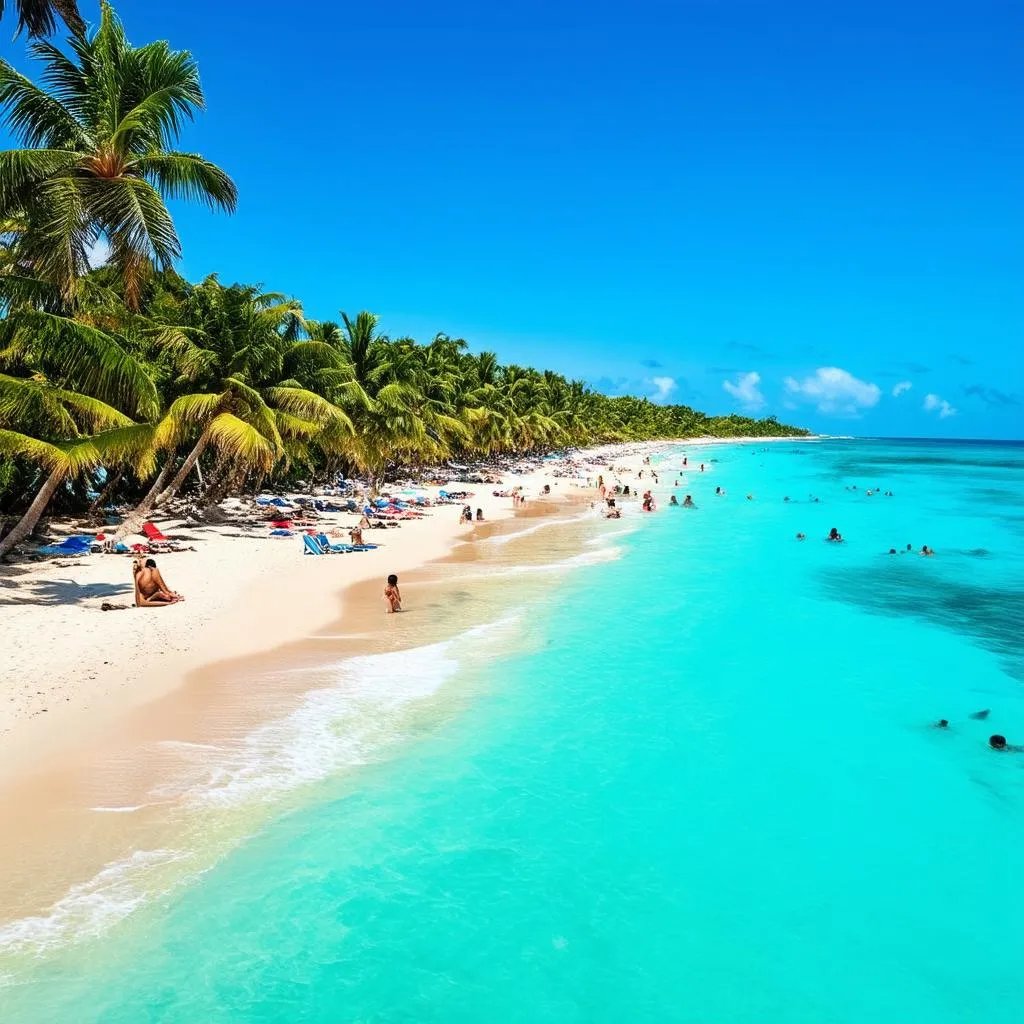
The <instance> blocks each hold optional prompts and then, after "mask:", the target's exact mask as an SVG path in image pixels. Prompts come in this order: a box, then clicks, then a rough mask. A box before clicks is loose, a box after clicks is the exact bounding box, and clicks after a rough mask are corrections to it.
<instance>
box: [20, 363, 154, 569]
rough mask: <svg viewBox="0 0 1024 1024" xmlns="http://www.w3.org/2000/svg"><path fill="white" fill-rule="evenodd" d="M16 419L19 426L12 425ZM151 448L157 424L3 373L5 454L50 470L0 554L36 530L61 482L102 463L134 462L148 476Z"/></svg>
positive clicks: (37, 380) (41, 381)
mask: <svg viewBox="0 0 1024 1024" xmlns="http://www.w3.org/2000/svg"><path fill="white" fill-rule="evenodd" d="M14 424H16V425H17V426H18V427H19V428H20V429H17V430H15V429H10V426H11V425H14ZM29 429H31V430H32V431H33V432H32V433H31V434H30V433H26V432H25V431H27V430H29ZM151 451H152V427H151V426H149V425H148V424H134V423H132V421H131V420H130V419H129V418H128V417H127V416H125V415H124V414H123V413H121V412H118V410H117V409H115V408H113V407H112V406H110V405H107V404H106V403H105V402H101V401H100V400H99V399H96V398H90V397H89V396H87V395H83V394H80V393H78V392H77V391H72V390H68V389H66V388H61V387H59V386H56V385H54V384H52V383H51V382H49V381H47V380H46V379H45V378H42V377H40V376H37V377H32V378H19V377H11V376H8V375H7V374H0V454H3V455H5V456H7V457H9V458H22V459H27V460H28V461H30V462H33V463H35V464H36V465H38V466H39V467H41V469H42V470H43V472H44V473H45V479H44V480H43V483H42V485H41V486H40V488H39V490H38V492H37V493H36V496H35V498H34V499H33V501H32V503H31V504H30V505H29V507H28V509H27V510H26V512H25V514H24V515H23V516H22V517H21V519H20V520H19V521H18V522H17V523H16V524H15V525H14V527H13V528H12V529H11V531H10V532H9V533H8V534H7V536H6V537H4V538H3V540H0V559H2V558H4V557H5V556H6V555H7V554H8V553H9V552H10V551H11V550H12V549H13V548H14V547H15V546H17V545H18V544H20V543H21V542H22V541H23V540H24V539H25V538H26V537H28V536H29V534H31V533H32V531H33V530H34V529H35V527H36V524H37V523H38V522H39V519H40V517H41V516H42V514H43V512H44V511H45V510H46V506H47V505H48V504H49V502H50V499H51V498H52V497H53V495H54V493H55V492H56V490H57V488H58V487H59V486H60V485H61V484H63V483H66V482H68V481H71V480H73V479H74V478H75V477H77V476H79V475H81V474H82V473H85V472H87V471H89V470H92V469H95V468H96V467H97V466H99V465H101V464H102V465H107V466H111V465H117V464H119V463H125V462H134V463H135V465H136V466H137V468H138V469H139V472H141V473H145V474H147V475H148V473H149V472H152V456H151V454H150V452H151Z"/></svg>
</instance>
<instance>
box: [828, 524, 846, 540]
mask: <svg viewBox="0 0 1024 1024" xmlns="http://www.w3.org/2000/svg"><path fill="white" fill-rule="evenodd" d="M825 539H826V540H828V541H831V542H832V543H833V544H842V542H843V535H842V534H841V533H840V532H839V531H838V530H837V529H836V528H835V527H834V526H833V527H832V529H831V530H829V531H828V536H827V537H826V538H825Z"/></svg>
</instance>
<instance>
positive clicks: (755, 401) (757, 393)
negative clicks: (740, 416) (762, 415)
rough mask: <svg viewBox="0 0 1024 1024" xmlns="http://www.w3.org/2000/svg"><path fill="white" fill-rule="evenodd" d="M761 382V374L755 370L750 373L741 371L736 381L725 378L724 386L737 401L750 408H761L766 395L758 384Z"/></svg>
mask: <svg viewBox="0 0 1024 1024" xmlns="http://www.w3.org/2000/svg"><path fill="white" fill-rule="evenodd" d="M760 383H761V374H759V373H757V372H756V371H754V370H751V371H750V373H741V374H740V375H739V376H738V377H737V378H736V382H735V383H733V382H732V381H731V380H723V381H722V387H723V388H725V390H726V391H728V392H729V394H730V395H732V397H733V398H735V399H736V400H737V401H739V402H742V403H743V404H744V405H745V406H747V408H749V409H760V408H761V406H762V405H764V395H762V394H761V389H760V388H759V387H758V384H760Z"/></svg>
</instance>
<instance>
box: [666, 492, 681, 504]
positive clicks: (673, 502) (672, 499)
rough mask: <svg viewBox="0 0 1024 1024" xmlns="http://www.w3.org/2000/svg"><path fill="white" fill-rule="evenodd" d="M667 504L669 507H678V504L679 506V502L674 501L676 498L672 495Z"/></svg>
mask: <svg viewBox="0 0 1024 1024" xmlns="http://www.w3.org/2000/svg"><path fill="white" fill-rule="evenodd" d="M668 503H669V504H670V505H678V504H679V502H678V500H677V499H676V496H675V495H674V494H673V495H672V497H671V498H669V499H668Z"/></svg>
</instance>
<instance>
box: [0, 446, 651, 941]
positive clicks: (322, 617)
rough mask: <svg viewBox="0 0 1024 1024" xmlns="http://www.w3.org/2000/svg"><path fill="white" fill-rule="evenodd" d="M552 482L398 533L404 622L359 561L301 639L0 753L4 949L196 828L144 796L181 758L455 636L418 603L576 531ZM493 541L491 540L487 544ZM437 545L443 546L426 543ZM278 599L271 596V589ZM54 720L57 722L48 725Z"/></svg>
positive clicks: (566, 500) (173, 776) (170, 682)
mask: <svg viewBox="0 0 1024 1024" xmlns="http://www.w3.org/2000/svg"><path fill="white" fill-rule="evenodd" d="M641 457H642V456H637V458H638V459H639V458H641ZM554 468H555V467H554V464H553V465H552V467H551V469H554ZM545 479H546V478H545ZM551 482H552V484H555V483H557V484H558V485H559V486H558V487H557V488H556V487H555V486H553V487H552V494H551V495H550V496H548V497H545V498H537V497H533V498H532V499H531V500H529V501H528V502H527V504H526V506H525V508H523V509H521V510H518V511H516V512H513V510H512V509H511V508H507V509H502V510H497V511H494V510H492V513H489V515H490V519H489V521H485V522H484V523H481V524H474V526H473V528H472V529H471V530H468V529H467V530H465V531H464V532H462V533H460V532H459V527H458V524H457V522H455V521H454V519H455V517H456V516H457V514H458V506H442V507H441V508H440V509H438V510H437V511H438V512H439V513H440V516H439V521H437V522H436V523H435V524H434V525H435V530H433V531H431V533H432V536H431V537H430V538H425V537H424V536H423V533H424V532H426V531H420V530H417V529H416V527H417V526H419V525H421V523H413V524H412V527H411V528H409V529H403V530H402V531H401V534H404V535H405V536H406V537H407V538H408V539H409V540H408V542H407V544H406V545H403V547H402V549H401V550H402V552H403V558H404V559H405V561H404V562H403V563H402V564H401V565H399V566H396V567H397V568H398V570H399V572H400V576H401V580H402V584H401V585H402V586H403V587H404V588H407V589H408V594H407V595H406V604H407V606H409V605H410V604H411V606H412V608H413V614H411V615H409V614H407V613H403V614H401V615H397V616H387V615H385V614H384V612H383V608H382V606H381V601H380V589H381V580H380V576H381V574H382V571H386V570H384V565H385V564H389V563H384V562H383V560H382V559H380V558H374V559H372V560H367V561H360V562H359V563H356V564H357V565H358V567H359V568H360V569H361V570H362V571H361V572H359V573H358V575H356V574H353V578H349V579H347V580H346V581H345V585H344V586H343V588H342V590H341V593H340V594H339V593H338V592H337V589H338V580H337V578H336V577H331V578H328V580H327V585H328V586H329V588H330V591H331V598H332V600H331V601H329V602H328V603H327V604H326V607H325V608H324V609H323V610H322V613H321V614H319V615H318V616H317V617H316V618H315V619H310V618H308V617H306V618H304V619H303V628H302V630H301V631H300V632H299V633H298V634H297V635H293V636H291V637H288V638H287V639H285V640H283V641H282V642H281V643H277V644H274V645H273V646H272V647H270V646H267V645H266V644H265V643H264V642H263V641H265V635H263V634H253V633H248V634H246V636H247V637H249V638H252V639H255V638H256V636H257V635H258V636H259V640H260V643H259V647H258V649H255V650H252V649H250V650H248V651H245V652H243V653H241V654H237V653H230V652H229V653H227V654H224V653H223V652H222V656H221V657H219V658H217V659H216V660H213V661H208V662H206V663H205V664H202V665H196V666H194V667H190V668H188V669H180V668H179V672H180V677H169V676H170V674H168V675H167V676H163V677H161V678H160V679H158V680H156V681H153V682H152V684H151V685H149V686H147V687H146V688H145V691H144V694H142V695H136V696H137V697H138V698H139V699H136V700H133V701H114V700H112V701H110V702H109V703H107V704H105V705H103V706H101V707H100V708H99V709H89V712H91V713H86V714H82V715H79V716H77V717H78V718H79V719H80V722H79V723H77V727H73V728H62V729H60V730H56V729H55V730H54V731H53V732H51V734H50V735H49V737H48V740H49V742H48V743H46V744H43V745H41V746H37V747H36V748H35V749H34V750H32V756H31V757H18V751H19V747H18V745H17V744H13V745H11V744H6V745H5V749H4V752H3V766H4V769H5V771H4V773H3V774H2V775H0V821H4V822H5V823H8V826H9V827H5V828H4V829H3V830H0V870H3V871H4V874H5V876H6V877H7V878H8V880H9V882H10V883H11V884H10V885H9V886H7V887H6V888H7V892H8V898H7V899H5V900H4V901H3V902H2V903H0V945H4V944H6V942H7V941H8V940H10V939H11V938H12V936H11V934H10V929H11V928H12V927H15V928H16V927H18V926H19V922H20V923H21V924H22V925H24V926H25V927H27V928H28V929H29V931H30V932H31V931H32V929H33V928H36V927H40V928H41V927H43V926H44V925H45V923H46V922H47V921H48V920H49V919H50V918H52V917H54V916H56V917H58V918H61V917H64V916H65V910H64V909H63V907H62V900H64V899H67V898H68V897H69V896H70V895H71V894H73V893H75V892H76V891H78V890H80V888H81V887H82V886H89V885H91V884H93V883H94V882H95V880H96V879H99V878H101V877H103V875H104V873H105V872H107V871H109V870H111V869H117V870H118V871H119V870H120V868H121V867H122V866H125V865H131V864H132V863H133V858H136V857H140V858H142V863H141V864H140V866H142V867H146V866H147V865H148V861H147V858H148V857H150V856H156V855H158V854H161V852H166V851H167V849H168V848H169V847H170V846H171V845H172V842H173V840H175V839H177V838H180V836H181V835H182V834H187V833H189V832H191V831H192V830H193V829H194V826H195V822H194V821H192V822H190V821H187V820H185V819H186V818H187V817H188V816H189V815H188V814H185V815H184V816H183V815H181V814H178V813H177V811H178V808H176V807H175V801H176V798H175V797H173V796H172V797H171V798H169V799H166V800H164V799H157V800H154V799H153V797H152V795H151V794H152V793H153V792H160V791H161V790H163V789H165V788H166V789H169V790H170V791H171V792H175V791H176V790H177V792H178V796H181V795H182V794H184V793H186V792H187V790H188V786H189V785H190V784H191V782H194V781H195V780H194V779H193V780H191V782H190V780H189V765H188V764H186V763H185V759H184V758H183V757H182V756H181V749H182V748H189V747H193V748H195V749H196V750H202V749H209V750H215V749H218V748H219V747H221V746H223V747H225V748H226V749H227V748H230V746H231V745H232V744H235V743H237V742H238V741H239V740H240V738H241V739H243V740H244V738H245V737H248V736H251V735H253V734H255V733H256V732H258V731H259V730H260V729H261V728H262V727H265V726H273V724H274V723H275V722H277V721H280V720H283V719H284V718H286V717H287V716H288V715H289V714H292V713H294V712H295V711H296V709H297V708H298V707H299V706H300V704H301V702H302V701H303V700H304V699H305V698H307V697H309V696H311V695H314V694H315V693H316V691H317V688H318V686H319V685H322V684H321V683H319V681H318V678H317V676H316V674H315V672H316V670H317V669H318V668H319V669H321V670H322V669H323V668H324V667H325V664H328V663H329V664H332V665H336V664H338V663H339V662H347V661H349V660H350V659H352V658H358V657H360V656H361V655H371V656H372V655H374V654H379V653H397V652H401V651H403V650H409V649H413V648H417V647H419V646H422V645H424V644H436V643H439V642H441V643H443V642H446V641H448V640H450V639H452V638H453V637H454V636H456V635H458V634H459V633H461V632H463V631H464V630H465V628H466V626H467V623H466V622H465V621H464V620H463V619H462V618H461V617H460V618H459V619H458V620H456V621H454V622H451V623H448V624H447V626H446V625H445V624H443V623H441V624H439V623H438V622H437V621H435V616H434V614H433V613H432V614H431V618H430V619H427V618H420V617H419V615H418V614H417V612H416V605H417V604H418V603H419V602H420V601H421V600H422V598H421V597H420V596H419V595H420V594H429V593H430V591H431V588H435V589H436V585H437V584H440V585H441V586H444V585H445V584H446V583H447V584H448V585H453V584H458V585H460V586H462V585H465V584H464V583H463V580H464V577H462V576H459V574H458V573H457V572H454V573H453V572H452V569H451V566H452V565H453V564H457V565H458V564H467V565H469V564H472V563H474V562H477V561H480V562H483V561H485V560H486V557H487V556H488V555H489V556H491V557H492V559H497V558H502V557H504V558H507V557H511V558H513V559H514V560H515V562H516V566H515V567H514V568H522V565H520V564H519V563H522V562H523V559H524V554H525V553H524V552H522V551H520V550H516V546H515V545H506V544H505V543H504V540H503V538H505V537H508V538H509V539H515V538H516V537H517V536H518V535H520V534H525V535H529V534H533V533H534V532H535V531H536V530H537V528H538V526H542V525H543V526H546V525H548V524H551V525H552V526H554V525H556V524H560V523H562V524H567V525H571V524H574V523H579V522H581V521H582V520H583V518H584V515H582V514H581V513H583V510H584V509H585V508H586V507H587V506H588V505H589V503H590V493H589V492H588V491H586V490H585V489H583V488H573V487H572V486H571V481H570V479H568V478H564V477H562V478H557V479H552V481H551ZM506 501H508V503H509V504H511V502H510V499H506ZM375 532H376V531H375ZM380 532H381V533H383V531H380ZM392 532H394V533H399V531H388V533H389V536H390V534H391V533H392ZM293 539H294V538H293ZM492 539H493V540H495V541H500V543H496V544H494V545H489V543H488V542H489V541H491V540H492ZM438 540H443V541H444V543H442V544H438V543H428V542H427V541H438ZM506 548H509V550H508V552H507V554H506ZM398 550H399V548H398V545H394V546H391V547H389V549H388V556H389V558H391V557H395V555H396V553H397V551H398ZM368 554H369V555H380V554H381V552H371V553H368ZM295 557H296V558H301V557H302V556H300V555H296V556H295ZM331 557H332V556H324V558H323V562H322V563H321V562H317V560H315V559H306V560H305V562H304V563H301V562H300V565H304V566H307V565H312V564H313V563H317V565H318V567H319V566H320V565H323V564H324V563H328V564H330V559H331ZM334 557H335V558H336V557H337V556H334ZM344 557H345V558H346V559H350V558H351V557H357V558H358V557H359V556H344ZM170 561H171V559H170V558H168V559H166V562H167V563H170ZM345 564H346V565H348V564H351V563H350V562H346V563H345ZM168 575H170V573H169V572H168ZM469 585H472V584H469ZM275 593H277V594H280V588H279V587H278V586H277V583H276V581H275ZM320 593H321V590H319V589H312V588H307V589H306V591H305V594H306V597H307V599H318V597H319V595H320ZM410 596H411V597H412V601H411V602H410ZM175 607H184V605H182V606H174V607H172V608H169V609H159V610H157V614H160V615H167V613H168V612H173V611H174V610H175ZM140 612H141V610H140ZM103 618H104V621H105V620H107V619H108V618H109V616H106V615H104V616H103ZM468 625H469V626H472V625H474V623H472V622H470V623H468ZM252 646H255V644H254V645H252ZM325 648H326V650H325ZM205 649H206V648H203V649H202V650H205ZM199 657H201V655H200V654H199V653H198V652H196V651H194V652H193V655H192V658H191V659H185V658H176V659H169V661H168V662H167V664H174V665H177V666H183V665H189V664H190V663H191V662H194V661H195V660H198V658H199ZM311 671H312V672H313V674H309V673H310V672H311ZM73 711H74V708H69V709H68V710H67V712H66V713H65V716H64V720H65V721H67V722H70V723H71V724H72V726H74V725H75V724H76V723H74V722H73V719H74V718H75V717H76V716H74V714H73ZM83 719H84V720H85V721H81V720H83ZM51 723H55V724H59V725H62V726H63V724H64V723H63V722H61V721H60V720H59V719H57V720H47V724H48V725H49V724H51ZM30 724H31V720H30ZM37 728H38V727H37ZM30 733H35V734H36V735H38V732H36V729H28V730H24V731H23V732H22V735H21V737H19V739H21V740H22V742H25V740H26V739H28V738H29V734H30ZM225 740H226V742H224V741H225ZM22 749H23V748H22ZM186 810H188V811H189V812H191V811H194V808H191V809H186ZM250 810H253V812H254V813H256V814H257V815H259V814H260V813H263V812H262V811H259V810H256V809H250ZM104 812H106V813H104ZM268 813H269V811H268ZM15 823H16V827H14V825H15ZM217 827H219V826H216V825H214V831H216V828H217ZM175 859H177V858H175ZM154 867H155V869H156V870H157V871H158V872H159V871H160V870H162V869H163V868H165V867H167V865H165V864H163V862H162V858H160V857H158V859H157V862H156V863H155V865H154ZM90 880H92V881H90ZM15 938H16V936H15ZM15 945H17V942H15Z"/></svg>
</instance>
